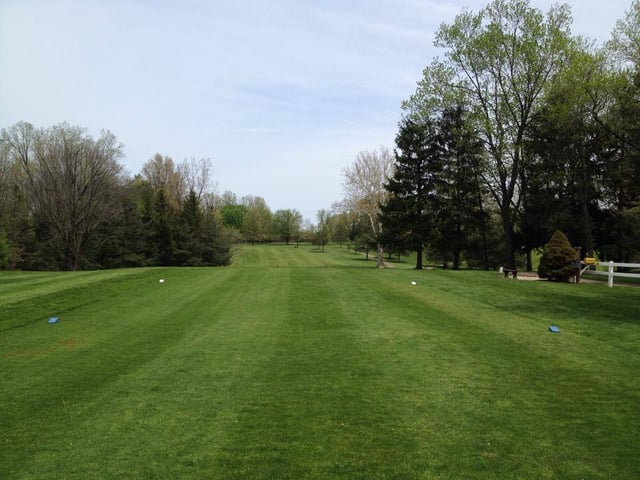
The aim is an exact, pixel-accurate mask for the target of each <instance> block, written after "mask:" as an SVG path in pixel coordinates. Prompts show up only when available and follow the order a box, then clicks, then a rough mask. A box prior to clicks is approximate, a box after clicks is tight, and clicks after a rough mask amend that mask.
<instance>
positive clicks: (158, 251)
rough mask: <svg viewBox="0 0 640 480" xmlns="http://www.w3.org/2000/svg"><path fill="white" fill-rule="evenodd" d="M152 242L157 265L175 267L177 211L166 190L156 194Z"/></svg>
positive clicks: (152, 222)
mask: <svg viewBox="0 0 640 480" xmlns="http://www.w3.org/2000/svg"><path fill="white" fill-rule="evenodd" d="M151 227H152V242H153V246H154V250H155V257H156V264H157V265H161V266H168V265H173V263H174V256H175V211H174V210H173V208H172V206H171V204H170V203H169V200H168V195H167V194H166V191H165V189H164V188H159V189H158V190H156V192H155V196H154V199H153V212H152V216H151Z"/></svg>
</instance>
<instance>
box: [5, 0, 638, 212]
mask: <svg viewBox="0 0 640 480" xmlns="http://www.w3.org/2000/svg"><path fill="white" fill-rule="evenodd" d="M488 2H489V0H440V1H438V0H323V1H312V0H245V1H238V0H211V1H208V0H180V1H178V0H175V1H167V0H157V1H152V0H139V1H138V0H108V1H107V0H0V128H5V127H10V126H12V125H14V124H15V123H17V122H19V121H27V122H30V123H32V124H33V125H34V126H36V127H49V126H52V125H56V124H58V123H61V122H68V123H69V124H71V125H77V126H80V127H83V128H85V129H86V130H87V133H88V134H90V135H92V136H94V137H98V136H99V135H100V132H101V131H102V130H109V131H111V132H112V133H113V134H114V135H115V136H116V137H117V138H118V140H119V141H120V142H122V143H123V144H124V153H125V157H124V158H123V159H122V161H121V163H122V164H123V165H124V167H125V169H126V170H127V172H128V173H129V174H130V175H135V174H138V173H140V171H141V169H142V166H143V165H144V163H145V162H147V161H148V160H149V159H150V158H152V157H153V155H154V154H155V153H161V154H162V155H167V156H170V157H171V158H173V159H174V161H175V162H176V163H180V162H182V161H183V160H185V159H191V158H195V159H201V158H209V159H210V160H211V163H212V165H213V176H214V180H215V182H216V189H217V192H218V193H220V194H221V193H223V192H225V191H232V192H234V193H235V194H236V195H237V196H238V198H241V197H243V196H245V195H253V196H259V197H262V198H264V199H265V201H266V202H267V205H269V207H270V208H271V210H272V211H276V210H280V209H297V210H299V211H300V212H302V214H303V216H304V217H305V218H307V219H309V220H310V221H311V222H314V223H315V221H316V214H317V212H318V210H320V209H330V208H331V207H332V205H333V204H334V202H337V201H339V200H340V199H341V198H342V171H343V169H344V168H345V167H348V166H349V165H351V164H352V163H353V162H354V160H355V158H356V156H357V155H358V153H359V152H361V151H363V150H368V151H372V150H376V149H378V148H379V147H380V146H385V147H387V148H389V149H392V148H393V146H394V138H395V135H396V132H397V126H398V121H399V120H400V117H401V103H402V101H403V100H405V99H407V98H408V97H409V96H410V95H411V94H412V93H414V91H415V88H416V82H418V80H420V78H421V75H422V70H423V69H424V67H425V66H426V65H428V64H429V63H431V60H432V59H433V58H434V57H436V56H438V55H441V54H442V52H441V51H439V50H437V49H436V48H435V47H434V46H433V40H434V35H435V32H436V30H437V29H438V27H439V26H440V25H441V24H442V23H451V22H453V20H454V18H455V16H456V15H457V14H458V13H460V12H462V11H463V9H464V8H468V9H471V10H474V11H477V10H479V9H481V8H482V7H484V6H485V5H487V3H488ZM555 3H557V2H556V1H554V0H530V4H531V6H534V7H536V8H539V9H541V10H542V11H544V12H546V11H547V10H548V9H549V7H550V6H551V5H553V4H555ZM563 3H568V4H569V5H570V6H571V10H572V14H573V26H572V32H573V33H574V34H577V35H583V36H585V37H587V38H590V39H593V40H594V41H595V42H596V44H600V43H603V42H605V41H606V40H608V39H609V38H610V34H611V31H612V30H613V28H614V26H615V22H616V21H617V20H619V19H622V18H623V17H624V14H625V12H626V11H627V10H628V9H629V7H630V5H631V0H608V1H606V2H605V1H602V0H569V1H566V2H563Z"/></svg>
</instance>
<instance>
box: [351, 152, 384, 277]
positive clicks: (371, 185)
mask: <svg viewBox="0 0 640 480" xmlns="http://www.w3.org/2000/svg"><path fill="white" fill-rule="evenodd" d="M392 169H393V156H392V155H391V153H389V150H388V149H387V148H385V147H380V149H379V150H378V151H373V152H369V151H363V152H360V153H359V154H358V156H357V157H356V159H355V161H354V162H353V164H352V165H350V166H349V167H347V168H345V169H344V170H343V171H342V175H343V183H342V187H343V192H344V200H343V205H344V207H345V208H347V209H348V210H349V211H352V212H355V213H357V214H359V215H363V216H365V217H366V218H367V219H368V221H369V227H370V232H369V233H370V234H371V236H373V238H376V239H379V237H380V234H381V233H382V223H381V222H380V205H382V204H383V203H385V202H386V200H387V195H388V192H387V190H386V189H385V183H386V182H387V180H388V178H389V177H390V176H391V174H392ZM377 253H378V255H377V259H378V268H381V267H382V266H383V265H384V262H383V257H384V253H383V251H382V244H381V243H380V241H379V240H378V241H377Z"/></svg>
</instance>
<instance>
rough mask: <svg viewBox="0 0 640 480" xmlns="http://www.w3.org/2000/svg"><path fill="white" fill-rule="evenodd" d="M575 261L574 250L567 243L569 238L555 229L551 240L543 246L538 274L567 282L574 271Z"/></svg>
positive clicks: (541, 276)
mask: <svg viewBox="0 0 640 480" xmlns="http://www.w3.org/2000/svg"><path fill="white" fill-rule="evenodd" d="M575 261H576V251H575V250H574V248H573V247H572V246H571V243H569V239H568V238H567V236H566V235H565V234H564V233H562V232H561V231H560V230H556V231H555V232H554V234H553V236H552V237H551V240H549V242H548V243H547V244H546V245H545V246H544V252H543V253H542V257H541V258H540V266H539V267H538V276H539V277H540V278H548V279H549V280H552V281H556V282H568V281H569V279H570V278H571V277H572V276H573V275H574V273H575V271H574V263H575Z"/></svg>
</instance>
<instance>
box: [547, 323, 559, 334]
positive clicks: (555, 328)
mask: <svg viewBox="0 0 640 480" xmlns="http://www.w3.org/2000/svg"><path fill="white" fill-rule="evenodd" d="M549 331H550V332H551V333H558V332H559V331H560V329H559V328H558V327H556V326H555V325H551V326H550V327H549Z"/></svg>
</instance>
